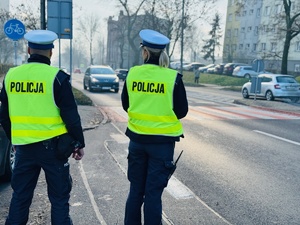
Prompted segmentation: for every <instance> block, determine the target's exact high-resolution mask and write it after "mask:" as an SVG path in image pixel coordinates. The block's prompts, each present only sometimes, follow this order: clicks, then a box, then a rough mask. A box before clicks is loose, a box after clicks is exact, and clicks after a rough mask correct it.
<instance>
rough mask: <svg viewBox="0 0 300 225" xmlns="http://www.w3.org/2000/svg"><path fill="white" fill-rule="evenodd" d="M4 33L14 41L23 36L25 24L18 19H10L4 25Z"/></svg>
mask: <svg viewBox="0 0 300 225" xmlns="http://www.w3.org/2000/svg"><path fill="white" fill-rule="evenodd" d="M4 33H5V34H6V36H7V37H8V38H10V39H12V40H14V41H16V40H19V39H21V38H22V37H23V36H24V34H25V26H24V24H23V23H22V22H21V21H20V20H17V19H11V20H8V21H7V22H6V23H5V25H4Z"/></svg>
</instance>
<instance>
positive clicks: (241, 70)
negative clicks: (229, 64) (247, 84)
mask: <svg viewBox="0 0 300 225" xmlns="http://www.w3.org/2000/svg"><path fill="white" fill-rule="evenodd" d="M257 75H258V73H257V72H255V71H254V70H253V69H252V66H237V67H235V68H234V70H233V72H232V76H234V77H244V78H247V79H249V78H251V77H254V76H257Z"/></svg>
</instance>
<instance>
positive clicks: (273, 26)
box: [270, 25, 276, 33]
mask: <svg viewBox="0 0 300 225" xmlns="http://www.w3.org/2000/svg"><path fill="white" fill-rule="evenodd" d="M270 32H272V33H275V32H276V27H275V25H272V26H271V28H270Z"/></svg>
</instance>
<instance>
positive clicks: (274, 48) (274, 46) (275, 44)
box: [271, 42, 277, 52]
mask: <svg viewBox="0 0 300 225" xmlns="http://www.w3.org/2000/svg"><path fill="white" fill-rule="evenodd" d="M276 47H277V43H275V42H272V43H271V52H275V51H276Z"/></svg>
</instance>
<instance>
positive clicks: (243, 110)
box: [184, 106, 300, 120]
mask: <svg viewBox="0 0 300 225" xmlns="http://www.w3.org/2000/svg"><path fill="white" fill-rule="evenodd" d="M184 119H186V120H195V119H197V120H242V119H267V120H271V119H277V120H293V119H300V113H294V114H291V113H288V112H277V111H270V110H264V109H259V108H255V107H249V106H239V107H236V106H197V107H189V112H188V115H187V116H186V117H185V118H184Z"/></svg>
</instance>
